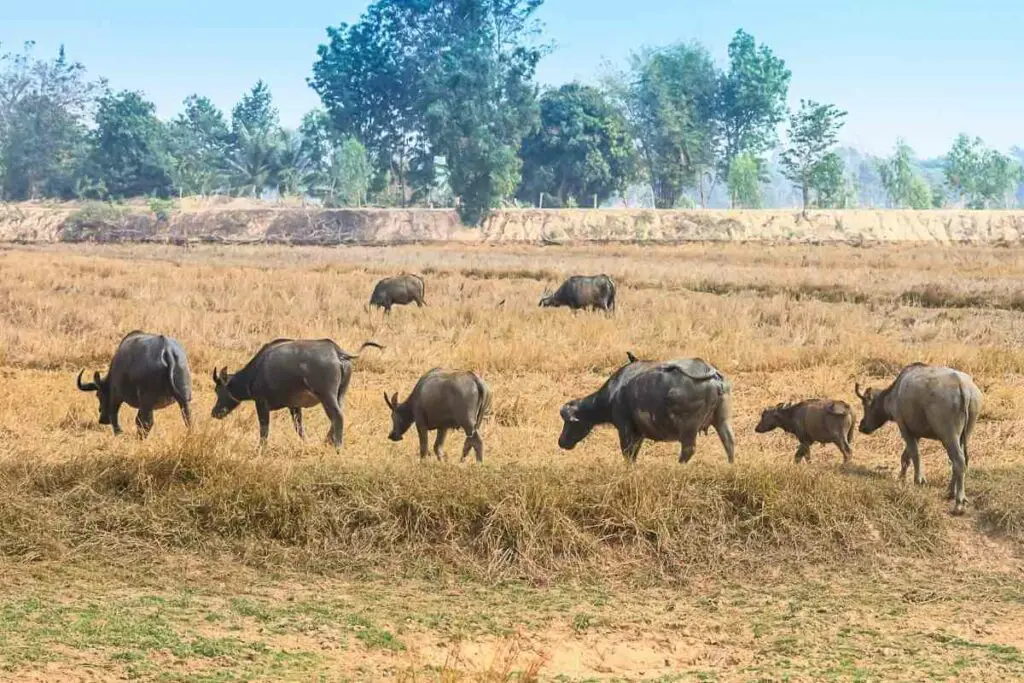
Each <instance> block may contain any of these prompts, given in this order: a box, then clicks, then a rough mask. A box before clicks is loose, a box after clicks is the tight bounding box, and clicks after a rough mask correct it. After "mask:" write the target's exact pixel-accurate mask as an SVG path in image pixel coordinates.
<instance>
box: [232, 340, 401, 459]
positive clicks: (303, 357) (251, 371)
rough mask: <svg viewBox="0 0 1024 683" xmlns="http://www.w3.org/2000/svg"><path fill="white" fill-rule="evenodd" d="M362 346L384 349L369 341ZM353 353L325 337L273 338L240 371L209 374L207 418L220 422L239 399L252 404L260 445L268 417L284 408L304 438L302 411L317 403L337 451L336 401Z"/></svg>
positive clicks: (339, 422)
mask: <svg viewBox="0 0 1024 683" xmlns="http://www.w3.org/2000/svg"><path fill="white" fill-rule="evenodd" d="M368 346H373V347H375V348H378V349H383V348H384V347H383V346H381V345H380V344H377V343H375V342H369V341H368V342H365V343H364V344H363V345H362V346H360V347H359V350H360V351H362V350H363V349H365V348H366V347H368ZM358 357H359V354H358V353H357V354H354V355H353V354H349V353H346V352H345V351H342V350H341V348H340V347H339V346H338V345H337V344H335V343H334V342H333V341H331V340H330V339H275V340H274V341H272V342H270V343H269V344H266V345H265V346H264V347H263V348H261V349H260V350H259V351H258V352H257V353H256V355H255V356H253V358H252V360H250V361H249V362H248V363H247V364H246V366H245V367H244V368H242V369H241V370H239V371H238V372H236V373H234V374H228V369H227V368H221V370H220V373H218V372H217V371H216V370H214V372H213V382H214V385H215V387H216V389H217V404H216V405H215V406H214V407H213V417H214V418H216V419H218V420H220V419H223V418H224V417H226V416H227V415H228V414H229V413H230V412H231V411H232V410H234V409H235V408H237V407H238V406H239V404H240V403H241V402H242V401H253V402H254V403H255V404H256V417H257V418H258V419H259V422H260V444H261V445H262V444H264V443H266V441H267V435H268V434H269V433H270V413H271V412H272V411H274V410H280V409H281V408H287V409H288V410H289V411H290V412H291V415H292V424H293V425H294V426H295V432H296V433H297V434H298V435H299V438H301V439H304V438H306V433H305V429H304V428H303V426H302V409H303V408H312V407H313V406H315V405H317V404H320V405H322V406H323V409H324V412H325V413H327V417H328V418H329V419H330V420H331V429H330V431H329V432H328V433H327V440H328V441H329V442H330V443H331V444H333V445H334V447H335V448H341V437H342V433H343V431H344V428H345V418H344V415H343V414H342V408H341V406H342V403H343V402H344V400H345V391H346V390H347V389H348V384H349V380H351V378H352V361H353V360H355V359H356V358H358Z"/></svg>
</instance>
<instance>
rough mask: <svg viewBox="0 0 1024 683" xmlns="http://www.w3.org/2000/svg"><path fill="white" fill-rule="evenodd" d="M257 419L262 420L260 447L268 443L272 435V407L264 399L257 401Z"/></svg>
mask: <svg viewBox="0 0 1024 683" xmlns="http://www.w3.org/2000/svg"><path fill="white" fill-rule="evenodd" d="M256 419H257V420H259V422H260V447H261V448H262V447H263V446H265V445H266V444H267V437H269V436H270V408H269V407H268V406H267V404H266V403H263V402H262V401H256Z"/></svg>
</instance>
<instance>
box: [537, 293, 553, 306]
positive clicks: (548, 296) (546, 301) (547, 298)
mask: <svg viewBox="0 0 1024 683" xmlns="http://www.w3.org/2000/svg"><path fill="white" fill-rule="evenodd" d="M537 305H538V306H541V307H544V308H547V307H548V306H554V305H555V298H554V295H553V294H552V293H551V290H549V289H545V290H544V294H543V295H542V296H541V297H540V303H538V304H537Z"/></svg>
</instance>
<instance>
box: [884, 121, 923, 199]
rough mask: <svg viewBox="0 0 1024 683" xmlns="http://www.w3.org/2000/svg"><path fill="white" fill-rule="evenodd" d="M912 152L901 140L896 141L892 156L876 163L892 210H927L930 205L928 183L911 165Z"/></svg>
mask: <svg viewBox="0 0 1024 683" xmlns="http://www.w3.org/2000/svg"><path fill="white" fill-rule="evenodd" d="M913 157H914V150H913V149H911V148H910V145H908V144H907V143H906V141H904V140H903V139H902V138H900V139H899V140H897V141H896V148H895V150H893V155H892V156H891V157H889V158H888V159H883V160H881V161H879V162H878V174H879V176H880V177H881V180H882V186H883V187H884V188H885V192H886V195H887V196H888V198H889V206H891V207H892V208H894V209H928V208H931V205H932V192H931V187H930V186H929V185H928V182H927V181H926V180H925V179H924V178H922V177H921V176H920V174H918V173H917V172H916V171H915V170H914V165H913Z"/></svg>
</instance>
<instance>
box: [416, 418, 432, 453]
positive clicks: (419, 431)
mask: <svg viewBox="0 0 1024 683" xmlns="http://www.w3.org/2000/svg"><path fill="white" fill-rule="evenodd" d="M416 435H417V436H418V437H419V438H420V460H423V459H424V458H426V457H427V437H428V436H429V435H430V432H429V430H428V429H427V424H426V423H425V422H417V423H416Z"/></svg>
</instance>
